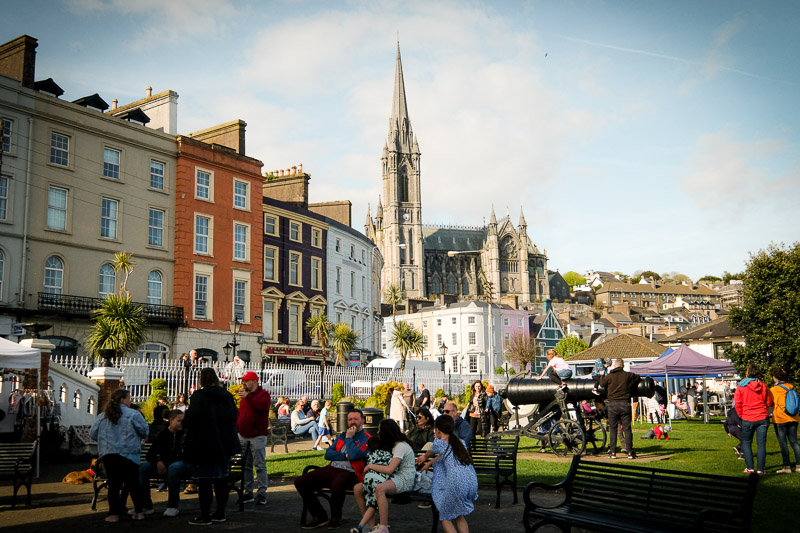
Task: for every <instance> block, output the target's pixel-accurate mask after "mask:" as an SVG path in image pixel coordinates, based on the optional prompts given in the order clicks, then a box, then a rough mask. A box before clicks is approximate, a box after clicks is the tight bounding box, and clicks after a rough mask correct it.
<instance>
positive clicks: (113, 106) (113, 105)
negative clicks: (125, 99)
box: [111, 98, 117, 111]
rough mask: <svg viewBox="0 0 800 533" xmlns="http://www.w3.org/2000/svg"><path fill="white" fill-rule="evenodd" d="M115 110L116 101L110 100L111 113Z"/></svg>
mask: <svg viewBox="0 0 800 533" xmlns="http://www.w3.org/2000/svg"><path fill="white" fill-rule="evenodd" d="M116 108H117V99H116V98H114V99H113V100H111V110H112V111H113V110H115V109H116Z"/></svg>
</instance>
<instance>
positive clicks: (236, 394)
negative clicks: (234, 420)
mask: <svg viewBox="0 0 800 533" xmlns="http://www.w3.org/2000/svg"><path fill="white" fill-rule="evenodd" d="M241 388H242V384H241V382H239V383H234V384H233V385H231V386H230V387H228V392H230V393H231V395H232V396H233V401H234V402H236V408H237V409H238V408H239V402H240V401H241V398H239V390H240V389H241Z"/></svg>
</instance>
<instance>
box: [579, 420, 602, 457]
mask: <svg viewBox="0 0 800 533" xmlns="http://www.w3.org/2000/svg"><path fill="white" fill-rule="evenodd" d="M583 421H584V426H585V427H584V428H583V430H584V433H585V434H586V444H587V445H589V444H590V445H591V446H592V453H594V454H598V453H601V452H602V451H603V448H605V447H606V439H607V435H606V428H605V427H604V426H603V422H602V421H601V420H597V419H593V418H584V419H583Z"/></svg>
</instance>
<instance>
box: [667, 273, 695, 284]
mask: <svg viewBox="0 0 800 533" xmlns="http://www.w3.org/2000/svg"><path fill="white" fill-rule="evenodd" d="M672 279H673V280H674V281H675V283H683V282H686V281H691V280H692V279H691V278H690V277H689V276H687V275H686V274H681V273H680V272H675V273H674V274H673V276H672Z"/></svg>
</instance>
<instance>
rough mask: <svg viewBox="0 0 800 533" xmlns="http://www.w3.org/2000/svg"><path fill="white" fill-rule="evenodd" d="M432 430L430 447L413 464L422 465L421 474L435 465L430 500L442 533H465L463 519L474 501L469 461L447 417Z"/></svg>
mask: <svg viewBox="0 0 800 533" xmlns="http://www.w3.org/2000/svg"><path fill="white" fill-rule="evenodd" d="M434 426H435V428H436V430H435V432H434V437H435V439H434V441H433V446H431V449H430V450H428V451H427V452H425V455H421V456H420V457H419V458H418V459H417V463H418V464H422V463H425V465H424V466H423V467H422V469H423V470H427V469H429V468H430V467H431V465H433V464H434V463H435V466H434V468H433V483H432V486H431V496H433V503H434V504H435V505H436V508H437V509H438V510H439V519H440V520H441V521H442V529H444V531H445V532H446V533H456V532H457V533H468V532H469V525H467V519H466V516H467V515H468V514H470V513H471V512H472V511H473V509H474V508H475V507H474V504H473V502H474V501H475V500H477V499H478V477H477V475H476V474H475V468H474V467H473V466H472V457H471V456H470V454H469V452H468V451H467V449H466V447H464V443H463V442H462V441H461V439H459V438H458V436H457V435H456V434H455V433H454V431H455V423H454V422H453V419H452V418H451V417H449V416H440V417H439V418H437V419H436V422H434ZM434 455H436V457H435V458H433V456H434Z"/></svg>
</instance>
